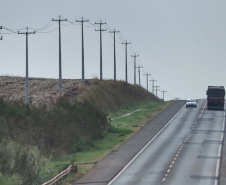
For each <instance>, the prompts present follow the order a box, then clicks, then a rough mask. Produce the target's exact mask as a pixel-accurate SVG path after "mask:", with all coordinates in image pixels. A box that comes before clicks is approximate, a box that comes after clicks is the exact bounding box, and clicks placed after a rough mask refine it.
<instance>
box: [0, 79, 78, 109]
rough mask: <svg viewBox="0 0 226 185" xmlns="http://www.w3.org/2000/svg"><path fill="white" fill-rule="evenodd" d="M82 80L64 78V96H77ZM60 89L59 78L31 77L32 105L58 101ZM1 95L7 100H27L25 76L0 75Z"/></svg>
mask: <svg viewBox="0 0 226 185" xmlns="http://www.w3.org/2000/svg"><path fill="white" fill-rule="evenodd" d="M80 81H81V80H72V79H69V80H67V79H65V80H62V88H63V96H66V97H68V98H69V99H70V97H73V96H75V95H76V91H77V89H78V86H79V83H80ZM58 90H59V81H58V79H46V78H29V95H30V103H31V104H32V105H37V104H43V103H45V104H51V103H54V102H56V101H57V99H58V97H59V93H58ZM0 96H2V97H3V98H4V99H5V100H7V101H14V100H22V101H25V78H24V77H11V76H0Z"/></svg>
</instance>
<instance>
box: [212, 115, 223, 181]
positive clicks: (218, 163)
mask: <svg viewBox="0 0 226 185" xmlns="http://www.w3.org/2000/svg"><path fill="white" fill-rule="evenodd" d="M224 129H225V112H224V120H223V125H222V131H224ZM223 139H224V132H223V133H222V134H221V140H222V142H223ZM222 149H223V143H222V144H220V145H219V149H218V157H221V151H222ZM220 162H221V159H218V160H217V165H216V172H215V177H218V176H219V170H220ZM218 181H219V179H217V180H215V182H214V185H218Z"/></svg>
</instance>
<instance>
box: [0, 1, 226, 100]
mask: <svg viewBox="0 0 226 185" xmlns="http://www.w3.org/2000/svg"><path fill="white" fill-rule="evenodd" d="M225 10H226V1H223V0H1V6H0V25H2V26H3V29H2V30H1V35H2V36H3V40H1V41H0V51H1V52H0V65H1V67H0V75H12V76H25V52H26V50H25V49H26V47H25V46H26V45H25V38H26V37H25V35H22V34H17V32H18V31H20V32H26V29H24V28H27V27H28V28H30V29H29V32H32V31H34V30H36V34H31V35H29V38H28V40H29V41H28V42H29V76H30V77H46V78H58V76H59V73H58V71H59V69H58V66H59V54H58V50H59V32H58V22H53V21H52V18H53V19H59V15H60V16H61V18H62V19H65V18H67V19H68V20H69V21H70V22H71V23H73V24H71V23H70V22H68V21H67V22H66V21H65V22H62V26H61V42H62V46H61V48H62V77H63V78H64V79H80V78H81V71H82V70H81V58H82V57H81V25H80V24H79V23H77V22H74V21H75V20H81V18H82V17H84V19H88V20H89V22H88V23H84V44H85V78H94V77H97V78H99V77H100V36H99V32H98V31H95V29H99V27H98V25H96V27H95V22H100V20H101V21H102V22H106V23H107V25H103V29H107V31H105V32H102V33H103V34H102V40H103V78H104V79H113V78H114V73H113V71H114V68H113V62H114V60H113V35H112V34H110V33H109V31H110V29H111V30H113V29H115V30H117V31H120V34H117V35H116V57H117V79H118V80H125V48H124V47H125V46H124V45H122V44H121V42H125V41H126V40H127V41H128V42H131V46H130V45H128V81H129V83H131V84H133V83H134V68H133V58H132V57H131V55H134V54H135V53H136V54H137V55H139V57H138V58H137V65H141V66H143V68H142V69H141V73H140V77H141V85H142V86H143V87H144V88H146V76H145V75H143V74H145V73H151V76H149V80H151V79H153V78H154V79H156V80H157V83H156V84H155V85H159V86H160V89H161V90H166V91H167V93H166V94H165V98H166V99H173V98H175V97H178V98H180V99H187V98H205V97H206V95H205V93H206V89H207V86H208V85H222V86H226V73H225V67H226V11H225ZM6 29H8V30H6ZM136 81H137V83H138V82H139V80H138V73H137V80H136ZM151 85H152V83H151V82H149V90H150V91H152V88H151ZM158 95H159V96H160V97H161V98H162V93H161V92H158Z"/></svg>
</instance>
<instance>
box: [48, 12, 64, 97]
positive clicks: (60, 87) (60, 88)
mask: <svg viewBox="0 0 226 185" xmlns="http://www.w3.org/2000/svg"><path fill="white" fill-rule="evenodd" d="M52 21H58V23H59V94H62V65H61V33H60V22H61V21H67V19H60V16H59V19H56V20H54V19H52Z"/></svg>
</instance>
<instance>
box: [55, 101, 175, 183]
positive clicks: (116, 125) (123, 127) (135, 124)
mask: <svg viewBox="0 0 226 185" xmlns="http://www.w3.org/2000/svg"><path fill="white" fill-rule="evenodd" d="M171 103H172V102H161V103H156V102H143V103H139V104H137V105H134V106H131V107H127V108H121V109H120V110H118V111H115V112H111V113H109V118H114V117H120V116H123V115H125V114H127V113H130V112H132V111H135V110H137V109H140V111H137V112H134V113H133V114H131V115H129V116H125V117H121V118H119V119H116V120H113V121H112V122H111V124H112V126H113V127H112V128H111V130H110V133H108V134H107V135H105V136H104V138H102V139H99V140H97V141H95V142H94V146H93V147H90V148H89V149H88V151H86V152H79V153H76V154H71V155H67V156H66V157H64V158H62V159H60V161H58V162H57V163H56V166H57V167H61V168H63V164H67V163H70V162H71V161H73V160H75V163H77V165H78V169H79V170H78V173H76V174H71V175H70V176H69V177H68V178H67V179H66V180H65V181H64V183H63V184H65V185H68V184H70V183H73V182H74V181H75V180H76V179H77V178H78V177H79V176H81V175H82V174H84V173H85V172H86V171H87V170H89V169H91V168H92V167H93V166H94V165H95V163H96V162H98V161H100V160H101V159H103V158H104V157H105V156H106V155H108V154H109V153H110V152H111V151H112V150H114V149H116V148H117V147H119V146H120V145H121V144H122V143H124V142H126V141H127V140H128V139H129V138H130V137H131V136H132V135H134V134H135V133H136V132H137V131H139V130H140V128H142V127H143V126H144V125H145V124H146V123H147V122H148V121H150V120H151V119H153V118H154V117H155V116H156V115H158V114H159V113H160V112H161V111H162V110H164V109H165V108H166V107H167V106H168V105H170V104H171Z"/></svg>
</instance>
